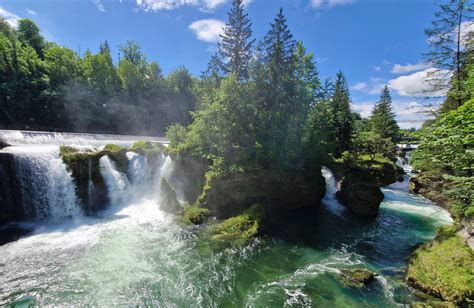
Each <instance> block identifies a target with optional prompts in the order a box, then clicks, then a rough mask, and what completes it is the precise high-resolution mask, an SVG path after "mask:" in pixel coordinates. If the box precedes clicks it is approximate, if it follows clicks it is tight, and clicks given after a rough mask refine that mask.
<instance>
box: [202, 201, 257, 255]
mask: <svg viewBox="0 0 474 308" xmlns="http://www.w3.org/2000/svg"><path fill="white" fill-rule="evenodd" d="M264 218H265V210H264V208H263V206H262V205H261V204H254V205H252V206H251V207H250V208H249V209H247V210H246V211H244V212H243V213H242V214H240V215H238V216H234V217H231V218H229V219H226V220H224V221H223V222H221V223H219V224H217V225H216V226H213V227H212V231H211V233H212V236H211V240H212V241H214V242H215V243H216V244H217V246H220V247H239V246H242V245H245V244H247V243H248V242H249V241H250V240H251V239H252V238H254V237H256V236H257V235H258V234H259V232H260V230H261V227H262V225H261V224H262V222H263V220H264Z"/></svg>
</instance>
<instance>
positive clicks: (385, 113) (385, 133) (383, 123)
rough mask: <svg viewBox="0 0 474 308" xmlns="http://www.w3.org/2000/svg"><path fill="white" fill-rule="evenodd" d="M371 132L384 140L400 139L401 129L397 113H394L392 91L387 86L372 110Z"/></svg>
mask: <svg viewBox="0 0 474 308" xmlns="http://www.w3.org/2000/svg"><path fill="white" fill-rule="evenodd" d="M369 127H370V130H371V131H373V132H374V133H376V134H378V135H380V136H381V137H382V138H390V139H391V140H392V141H394V142H395V141H396V140H397V139H398V135H399V131H400V127H398V124H397V121H395V113H394V112H393V106H392V97H391V96H390V90H389V89H388V87H387V86H385V87H384V88H383V90H382V93H381V94H380V100H379V101H378V102H377V103H376V104H375V106H374V109H372V114H371V116H370V120H369Z"/></svg>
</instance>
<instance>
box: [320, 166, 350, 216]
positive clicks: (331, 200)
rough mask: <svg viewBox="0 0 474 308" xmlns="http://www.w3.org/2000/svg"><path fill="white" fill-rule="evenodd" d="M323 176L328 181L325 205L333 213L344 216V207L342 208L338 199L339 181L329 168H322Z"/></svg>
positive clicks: (324, 199)
mask: <svg viewBox="0 0 474 308" xmlns="http://www.w3.org/2000/svg"><path fill="white" fill-rule="evenodd" d="M321 174H322V175H323V177H324V179H325V180H326V195H325V196H324V198H323V203H324V204H325V205H326V207H327V208H328V209H329V211H331V212H332V213H334V214H336V215H338V216H342V212H343V211H344V206H342V205H341V204H340V203H339V201H337V199H336V193H337V191H338V188H337V181H336V178H335V177H334V174H333V173H332V171H331V170H329V168H327V167H322V168H321Z"/></svg>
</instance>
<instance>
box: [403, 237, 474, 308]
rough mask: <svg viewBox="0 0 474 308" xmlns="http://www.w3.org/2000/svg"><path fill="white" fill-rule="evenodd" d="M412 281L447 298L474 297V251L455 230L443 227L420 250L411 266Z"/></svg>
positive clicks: (419, 286) (409, 275) (409, 273)
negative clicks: (431, 240)
mask: <svg viewBox="0 0 474 308" xmlns="http://www.w3.org/2000/svg"><path fill="white" fill-rule="evenodd" d="M407 277H408V281H410V282H411V283H413V284H414V285H415V286H417V287H418V288H420V289H422V290H425V291H427V292H429V293H430V294H432V295H436V296H438V297H440V298H442V299H444V300H447V301H452V302H456V303H462V302H465V301H466V300H467V299H468V298H469V299H471V300H472V299H474V253H473V252H472V250H471V249H470V248H469V247H468V246H467V245H466V244H465V243H464V242H463V241H462V239H461V238H460V237H459V236H457V235H456V234H455V233H454V232H453V231H449V230H442V231H441V232H440V234H439V235H438V236H437V238H436V239H435V240H434V241H433V242H432V243H430V244H427V245H424V246H422V247H421V248H419V249H417V250H416V251H415V253H414V254H413V256H412V258H411V260H410V264H409V266H408V274H407Z"/></svg>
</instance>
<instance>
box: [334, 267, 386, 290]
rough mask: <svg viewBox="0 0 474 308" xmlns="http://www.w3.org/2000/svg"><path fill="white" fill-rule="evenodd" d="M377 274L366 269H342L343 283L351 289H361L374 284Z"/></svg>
mask: <svg viewBox="0 0 474 308" xmlns="http://www.w3.org/2000/svg"><path fill="white" fill-rule="evenodd" d="M376 275H377V274H375V273H374V272H371V271H369V270H368V269H365V268H345V269H341V273H340V279H341V281H342V282H343V283H344V284H345V285H347V286H351V287H357V288H361V287H364V286H366V285H367V284H369V283H370V282H372V281H373V280H374V278H375V276H376Z"/></svg>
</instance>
